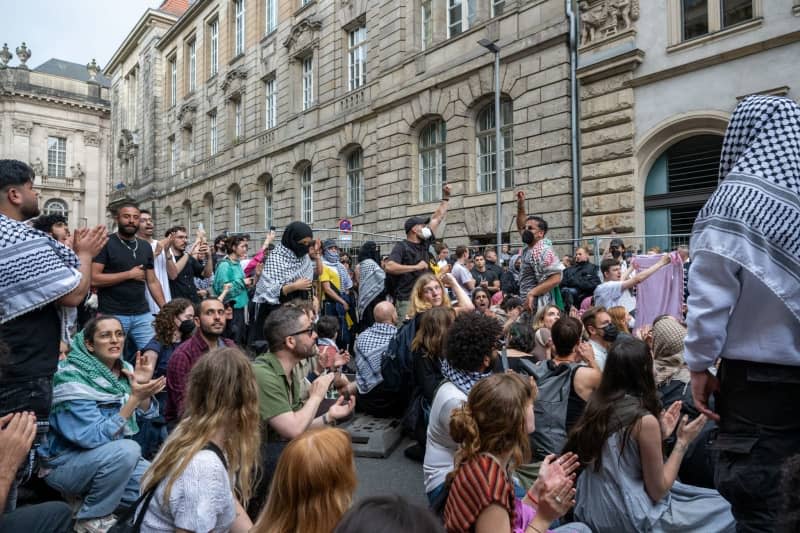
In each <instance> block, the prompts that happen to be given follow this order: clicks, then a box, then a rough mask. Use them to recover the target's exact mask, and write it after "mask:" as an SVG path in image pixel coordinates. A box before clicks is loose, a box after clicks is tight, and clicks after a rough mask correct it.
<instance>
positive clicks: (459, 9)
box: [447, 0, 477, 38]
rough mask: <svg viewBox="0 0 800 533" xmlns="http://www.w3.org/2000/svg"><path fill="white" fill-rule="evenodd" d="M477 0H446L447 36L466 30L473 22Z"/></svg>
mask: <svg viewBox="0 0 800 533" xmlns="http://www.w3.org/2000/svg"><path fill="white" fill-rule="evenodd" d="M476 1H477V0H447V37H448V38H450V37H455V36H456V35H459V34H461V33H463V32H465V31H467V30H468V29H469V28H470V27H471V26H472V25H473V24H474V23H475V2H476Z"/></svg>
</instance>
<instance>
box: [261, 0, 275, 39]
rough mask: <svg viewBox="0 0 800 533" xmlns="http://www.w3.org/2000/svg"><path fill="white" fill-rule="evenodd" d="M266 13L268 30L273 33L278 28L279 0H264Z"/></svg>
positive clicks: (267, 31)
mask: <svg viewBox="0 0 800 533" xmlns="http://www.w3.org/2000/svg"><path fill="white" fill-rule="evenodd" d="M264 4H265V5H264V9H265V13H264V14H265V15H266V25H265V28H266V32H265V33H272V32H273V31H275V30H277V29H278V0H264Z"/></svg>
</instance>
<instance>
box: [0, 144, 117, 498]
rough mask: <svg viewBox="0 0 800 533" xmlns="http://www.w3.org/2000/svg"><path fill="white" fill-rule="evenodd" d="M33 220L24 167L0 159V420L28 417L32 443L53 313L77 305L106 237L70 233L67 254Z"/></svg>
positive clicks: (43, 413) (51, 346) (35, 210)
mask: <svg viewBox="0 0 800 533" xmlns="http://www.w3.org/2000/svg"><path fill="white" fill-rule="evenodd" d="M38 214H39V201H38V193H37V192H36V191H35V190H34V188H33V171H32V170H31V168H30V167H29V166H28V165H26V164H25V163H23V162H21V161H15V160H11V159H3V160H0V354H2V355H1V356H0V391H2V394H0V419H2V420H4V421H6V420H7V419H6V418H4V417H5V415H8V414H10V413H14V412H17V413H23V412H25V413H29V412H33V413H34V414H35V415H36V426H37V434H38V435H37V438H36V440H35V441H34V442H37V441H38V437H40V436H43V435H44V434H46V433H47V430H48V418H49V415H50V404H51V401H50V400H51V397H52V391H53V387H52V378H53V374H54V373H55V371H56V364H57V362H58V352H59V341H60V339H61V325H62V320H61V318H60V314H61V308H62V307H75V306H78V305H80V304H81V303H82V302H83V300H84V298H85V297H86V293H87V292H88V290H89V286H90V285H91V282H92V271H91V266H92V257H93V256H94V255H95V254H96V253H97V252H99V251H100V249H101V248H102V247H103V246H104V245H105V243H106V240H107V239H108V236H107V232H106V229H105V228H104V227H103V226H97V227H95V228H92V229H88V228H82V229H78V230H76V231H75V235H74V242H73V247H74V251H73V250H70V249H69V248H67V247H66V246H63V245H62V244H60V243H58V242H56V241H55V240H54V239H52V238H51V237H49V236H47V235H44V234H43V233H42V232H40V231H37V230H35V229H33V228H31V227H30V226H28V225H27V224H25V223H24V221H25V220H28V219H30V218H33V217H36V216H37V215H38ZM3 425H4V424H3ZM3 453H6V450H5V449H3ZM9 453H10V452H9ZM32 460H33V456H32V455H30V456H29V458H28V460H24V461H22V465H21V467H20V470H19V471H18V475H17V476H16V479H14V480H11V482H10V489H9V493H8V496H7V499H6V506H5V508H6V510H8V511H11V510H13V509H14V507H15V506H16V487H17V485H18V482H19V481H20V480H21V479H22V477H23V476H27V475H28V474H29V473H30V468H31V467H32V465H33V461H32ZM6 481H8V480H6Z"/></svg>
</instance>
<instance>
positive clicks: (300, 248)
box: [292, 242, 308, 257]
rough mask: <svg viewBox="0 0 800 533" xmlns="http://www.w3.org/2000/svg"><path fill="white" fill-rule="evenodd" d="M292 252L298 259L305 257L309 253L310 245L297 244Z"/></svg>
mask: <svg viewBox="0 0 800 533" xmlns="http://www.w3.org/2000/svg"><path fill="white" fill-rule="evenodd" d="M292 251H293V252H294V255H296V256H297V257H303V256H304V255H306V254H307V253H308V245H307V244H301V243H299V242H295V243H294V246H292Z"/></svg>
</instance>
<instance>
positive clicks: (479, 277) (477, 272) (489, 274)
mask: <svg viewBox="0 0 800 533" xmlns="http://www.w3.org/2000/svg"><path fill="white" fill-rule="evenodd" d="M474 259H475V268H473V269H472V277H473V279H474V280H475V285H476V287H482V288H484V289H486V290H487V291H489V293H490V294H489V296H490V297H491V296H492V295H493V294H494V293H496V292H497V291H499V290H500V275H499V274H498V273H497V271H496V270H494V269H492V268H489V265H488V263H487V261H486V256H484V255H483V253H482V252H480V251H479V252H478V253H476V254H475V258H474Z"/></svg>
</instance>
